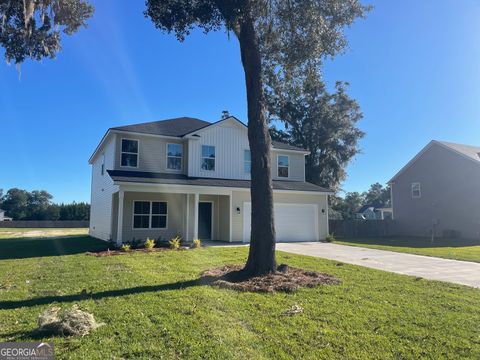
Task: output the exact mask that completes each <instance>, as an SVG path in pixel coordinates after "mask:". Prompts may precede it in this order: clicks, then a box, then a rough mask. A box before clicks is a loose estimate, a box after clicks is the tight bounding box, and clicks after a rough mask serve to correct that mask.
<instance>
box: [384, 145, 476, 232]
mask: <svg viewBox="0 0 480 360" xmlns="http://www.w3.org/2000/svg"><path fill="white" fill-rule="evenodd" d="M390 185H391V187H392V207H393V218H394V220H395V222H396V223H397V226H396V227H398V232H399V233H400V234H404V235H415V236H429V235H431V234H432V233H433V234H434V235H435V236H444V237H463V238H472V239H480V147H476V146H468V145H460V144H453V143H448V142H442V141H435V140H434V141H431V142H430V143H429V144H428V145H427V146H426V147H425V148H424V149H423V150H422V151H420V153H419V154H418V155H417V156H415V157H414V158H413V159H412V160H411V161H410V162H409V163H408V164H407V165H405V166H404V167H403V168H402V169H401V170H400V171H399V172H398V173H397V174H396V175H395V176H394V177H393V178H392V179H391V180H390Z"/></svg>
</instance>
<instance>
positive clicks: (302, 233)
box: [243, 203, 318, 242]
mask: <svg viewBox="0 0 480 360" xmlns="http://www.w3.org/2000/svg"><path fill="white" fill-rule="evenodd" d="M251 214H252V204H251V203H244V204H243V242H249V241H250V228H251ZM274 214H275V232H276V236H277V241H316V240H318V206H317V205H314V204H275V205H274Z"/></svg>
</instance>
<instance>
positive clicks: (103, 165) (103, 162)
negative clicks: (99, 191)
mask: <svg viewBox="0 0 480 360" xmlns="http://www.w3.org/2000/svg"><path fill="white" fill-rule="evenodd" d="M100 173H101V174H102V176H103V175H105V154H102V165H101V167H100Z"/></svg>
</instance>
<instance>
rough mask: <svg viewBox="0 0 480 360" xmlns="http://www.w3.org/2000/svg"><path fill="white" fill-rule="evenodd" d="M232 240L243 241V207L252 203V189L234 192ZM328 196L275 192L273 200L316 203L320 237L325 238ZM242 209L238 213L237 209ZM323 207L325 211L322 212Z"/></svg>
mask: <svg viewBox="0 0 480 360" xmlns="http://www.w3.org/2000/svg"><path fill="white" fill-rule="evenodd" d="M232 196H233V197H232V206H233V210H234V211H233V215H232V241H235V242H242V241H243V216H244V214H243V209H244V203H246V202H247V203H250V202H251V199H250V191H233V193H232ZM327 198H328V196H327V195H324V194H318V195H316V194H313V195H312V194H299V193H295V194H288V193H278V192H274V194H273V201H274V203H275V204H314V205H317V206H318V233H319V239H317V240H325V238H326V237H327V235H328V216H327V212H328V211H327V209H328V199H327ZM237 208H239V209H240V213H237V211H236V209H237ZM322 209H324V210H325V211H324V212H322Z"/></svg>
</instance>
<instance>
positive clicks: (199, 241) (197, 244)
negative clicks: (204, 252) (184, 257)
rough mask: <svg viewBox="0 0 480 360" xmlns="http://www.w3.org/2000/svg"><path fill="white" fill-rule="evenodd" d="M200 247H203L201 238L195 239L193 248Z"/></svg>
mask: <svg viewBox="0 0 480 360" xmlns="http://www.w3.org/2000/svg"><path fill="white" fill-rule="evenodd" d="M200 247H202V240H200V239H195V240H193V243H192V248H194V249H198V248H200Z"/></svg>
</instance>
